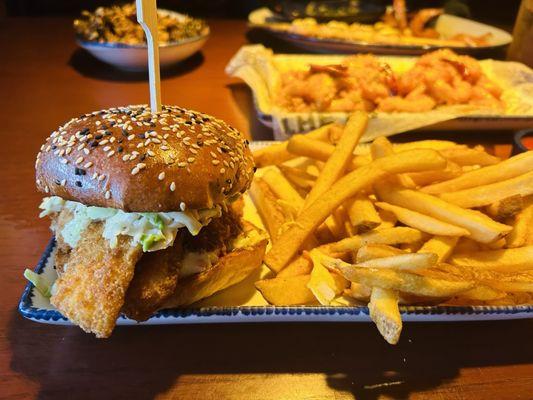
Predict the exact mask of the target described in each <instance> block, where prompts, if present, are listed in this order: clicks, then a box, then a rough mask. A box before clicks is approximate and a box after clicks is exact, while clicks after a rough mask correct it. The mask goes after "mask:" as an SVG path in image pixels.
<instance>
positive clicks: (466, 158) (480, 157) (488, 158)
mask: <svg viewBox="0 0 533 400" xmlns="http://www.w3.org/2000/svg"><path fill="white" fill-rule="evenodd" d="M439 153H440V154H441V155H442V156H443V157H444V158H446V159H447V160H449V161H452V162H454V163H456V164H458V165H461V166H463V165H481V166H486V165H494V164H498V163H499V162H500V161H501V160H500V159H499V158H498V157H495V156H492V155H490V154H489V153H487V152H485V151H483V150H479V149H471V148H469V147H467V146H464V145H458V146H454V147H449V148H446V149H442V150H439Z"/></svg>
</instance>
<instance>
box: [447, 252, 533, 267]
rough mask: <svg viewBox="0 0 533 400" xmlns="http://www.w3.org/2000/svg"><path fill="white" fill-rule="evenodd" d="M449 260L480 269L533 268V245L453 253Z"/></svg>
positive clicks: (457, 264) (460, 265)
mask: <svg viewBox="0 0 533 400" xmlns="http://www.w3.org/2000/svg"><path fill="white" fill-rule="evenodd" d="M449 262H450V263H451V264H453V265H456V266H459V267H471V268H475V269H479V270H492V271H500V272H501V271H503V272H518V271H524V270H529V269H533V246H525V247H517V248H514V249H500V250H485V251H478V252H472V253H468V254H461V253H459V254H453V255H452V256H451V257H450V259H449Z"/></svg>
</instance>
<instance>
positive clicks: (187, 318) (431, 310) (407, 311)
mask: <svg viewBox="0 0 533 400" xmlns="http://www.w3.org/2000/svg"><path fill="white" fill-rule="evenodd" d="M271 143H272V142H267V141H263V142H252V143H251V146H250V147H251V148H252V149H258V148H261V147H265V146H267V145H269V144H271ZM363 146H365V145H363ZM244 214H245V218H246V219H247V220H249V221H251V222H252V223H254V224H255V225H257V226H262V224H261V221H260V218H259V216H258V215H257V212H256V211H255V208H254V207H253V206H252V205H251V202H250V200H249V199H248V198H247V197H246V198H245V208H244ZM54 251H55V240H54V239H52V240H51V241H50V243H49V244H48V246H47V247H46V249H45V251H44V253H43V255H42V256H41V259H40V260H39V262H38V264H37V267H36V268H35V272H36V273H38V274H44V276H45V277H46V278H48V279H49V280H50V281H53V280H54V279H55V277H56V272H55V269H54V263H53V259H54V257H52V256H53V254H54ZM268 273H269V270H268V269H267V268H266V267H263V270H261V271H257V273H255V274H252V276H250V277H249V278H248V279H246V280H245V281H243V282H241V283H239V284H237V285H235V286H233V287H230V288H228V289H226V290H223V291H222V292H220V293H217V294H215V295H213V296H211V297H210V298H208V299H205V300H203V301H202V302H200V303H199V304H198V306H197V307H193V308H184V309H168V310H163V311H159V312H157V313H156V314H154V315H153V316H152V317H151V318H150V319H149V320H147V321H145V322H142V324H144V325H164V324H169V325H172V324H196V323H236V322H368V321H370V317H369V315H368V308H367V307H362V306H335V307H325V306H297V307H295V306H291V307H274V306H271V305H268V304H267V303H266V301H265V300H264V299H263V297H262V296H261V294H260V293H259V292H257V291H256V290H255V287H254V282H255V281H256V280H258V279H261V278H262V277H264V276H266V275H267V274H268ZM21 279H23V278H22V276H21ZM400 310H401V313H402V318H403V320H404V321H486V320H505V319H524V318H533V304H531V305H519V306H403V307H400ZM19 311H20V313H21V314H22V315H23V316H24V317H25V318H28V319H30V320H32V321H36V322H42V323H47V324H56V325H70V322H69V321H68V320H67V319H66V318H65V317H63V316H62V315H61V313H59V312H58V311H57V310H56V309H54V307H53V306H52V305H51V304H50V302H49V300H48V299H47V298H45V297H44V296H42V295H41V294H40V293H39V292H38V291H37V290H36V289H35V287H34V286H33V284H31V283H28V284H27V285H26V288H25V290H24V292H23V294H22V298H21V299H20V303H19ZM137 324H138V322H136V321H133V320H131V319H128V318H126V317H124V316H120V317H119V319H118V321H117V325H137Z"/></svg>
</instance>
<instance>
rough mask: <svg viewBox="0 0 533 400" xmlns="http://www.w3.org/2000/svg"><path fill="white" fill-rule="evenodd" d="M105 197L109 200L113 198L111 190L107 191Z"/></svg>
mask: <svg viewBox="0 0 533 400" xmlns="http://www.w3.org/2000/svg"><path fill="white" fill-rule="evenodd" d="M105 198H106V199H108V200H109V199H110V198H111V192H110V191H109V190H107V191H106V192H105Z"/></svg>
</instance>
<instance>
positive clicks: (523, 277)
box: [481, 271, 533, 292]
mask: <svg viewBox="0 0 533 400" xmlns="http://www.w3.org/2000/svg"><path fill="white" fill-rule="evenodd" d="M481 281H482V282H483V283H484V284H485V285H488V286H490V287H491V288H493V289H496V290H501V291H503V292H533V274H532V273H531V271H527V272H522V273H513V274H499V275H497V276H495V277H494V278H483V279H481Z"/></svg>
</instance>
